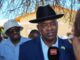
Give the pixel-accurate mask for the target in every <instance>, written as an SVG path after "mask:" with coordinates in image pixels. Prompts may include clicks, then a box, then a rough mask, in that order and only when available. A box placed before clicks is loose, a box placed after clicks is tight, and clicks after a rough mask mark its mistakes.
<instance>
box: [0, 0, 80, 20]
mask: <svg viewBox="0 0 80 60" xmlns="http://www.w3.org/2000/svg"><path fill="white" fill-rule="evenodd" d="M0 1H2V2H0V3H3V4H2V5H1V6H2V8H0V20H4V19H13V18H15V17H18V16H21V15H22V14H23V13H26V9H27V7H26V6H24V4H25V0H24V1H23V0H14V2H13V3H11V2H12V1H13V0H0ZM22 1H23V3H24V4H22V5H21V2H22ZM30 1H31V2H32V3H31V4H30V7H29V8H28V11H27V12H33V11H35V5H36V1H35V0H30ZM71 2H72V0H61V1H60V4H61V6H62V7H64V8H68V9H70V6H71ZM73 3H75V4H74V5H73V10H75V11H77V10H78V9H79V7H80V3H79V2H77V0H76V2H73ZM27 4H28V2H27ZM39 4H40V3H39ZM47 4H53V0H47V2H45V5H47Z"/></svg>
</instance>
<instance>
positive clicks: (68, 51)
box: [19, 37, 75, 60]
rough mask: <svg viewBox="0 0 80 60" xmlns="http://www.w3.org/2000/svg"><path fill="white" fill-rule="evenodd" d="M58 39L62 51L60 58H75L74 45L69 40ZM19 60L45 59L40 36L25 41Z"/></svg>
mask: <svg viewBox="0 0 80 60" xmlns="http://www.w3.org/2000/svg"><path fill="white" fill-rule="evenodd" d="M58 39H59V52H60V56H59V60H75V56H74V53H73V48H72V45H71V44H70V43H69V42H68V40H62V39H60V38H58ZM44 49H45V48H44ZM19 60H44V57H43V52H42V47H41V41H40V38H39V37H38V38H36V39H34V40H30V41H28V42H26V43H23V44H22V45H21V46H20V54H19Z"/></svg>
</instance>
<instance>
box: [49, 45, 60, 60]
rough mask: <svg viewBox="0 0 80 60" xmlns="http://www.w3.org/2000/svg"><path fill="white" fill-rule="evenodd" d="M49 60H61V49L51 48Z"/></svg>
mask: <svg viewBox="0 0 80 60" xmlns="http://www.w3.org/2000/svg"><path fill="white" fill-rule="evenodd" d="M48 59H49V60H59V49H58V48H57V47H49V49H48Z"/></svg>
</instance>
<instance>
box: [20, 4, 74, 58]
mask: <svg viewBox="0 0 80 60" xmlns="http://www.w3.org/2000/svg"><path fill="white" fill-rule="evenodd" d="M63 15H64V14H56V12H55V11H54V10H53V9H52V7H51V6H50V5H46V6H39V7H38V9H37V12H36V18H37V19H34V20H30V21H29V22H31V23H37V28H38V31H39V32H40V36H39V37H37V38H35V39H32V40H30V41H28V42H25V43H23V44H22V45H21V46H20V55H19V60H50V58H52V59H54V58H56V59H57V60H75V56H74V52H73V47H72V45H71V44H70V43H69V42H68V40H64V39H61V38H59V37H58V35H57V33H58V21H57V19H59V18H61V17H62V16H63ZM50 47H55V49H53V48H51V49H52V50H51V49H50V50H51V55H52V54H54V56H51V55H50V53H49V54H48V51H49V48H50ZM55 55H56V56H55ZM56 59H54V60H56Z"/></svg>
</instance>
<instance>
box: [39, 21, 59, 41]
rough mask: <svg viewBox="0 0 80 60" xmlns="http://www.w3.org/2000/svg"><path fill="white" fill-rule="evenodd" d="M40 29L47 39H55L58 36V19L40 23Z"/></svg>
mask: <svg viewBox="0 0 80 60" xmlns="http://www.w3.org/2000/svg"><path fill="white" fill-rule="evenodd" d="M37 27H38V30H39V32H40V33H41V35H42V36H43V38H45V39H47V40H53V39H55V38H56V36H57V29H58V22H57V21H56V20H47V21H44V22H41V23H39V24H38V26H37Z"/></svg>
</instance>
